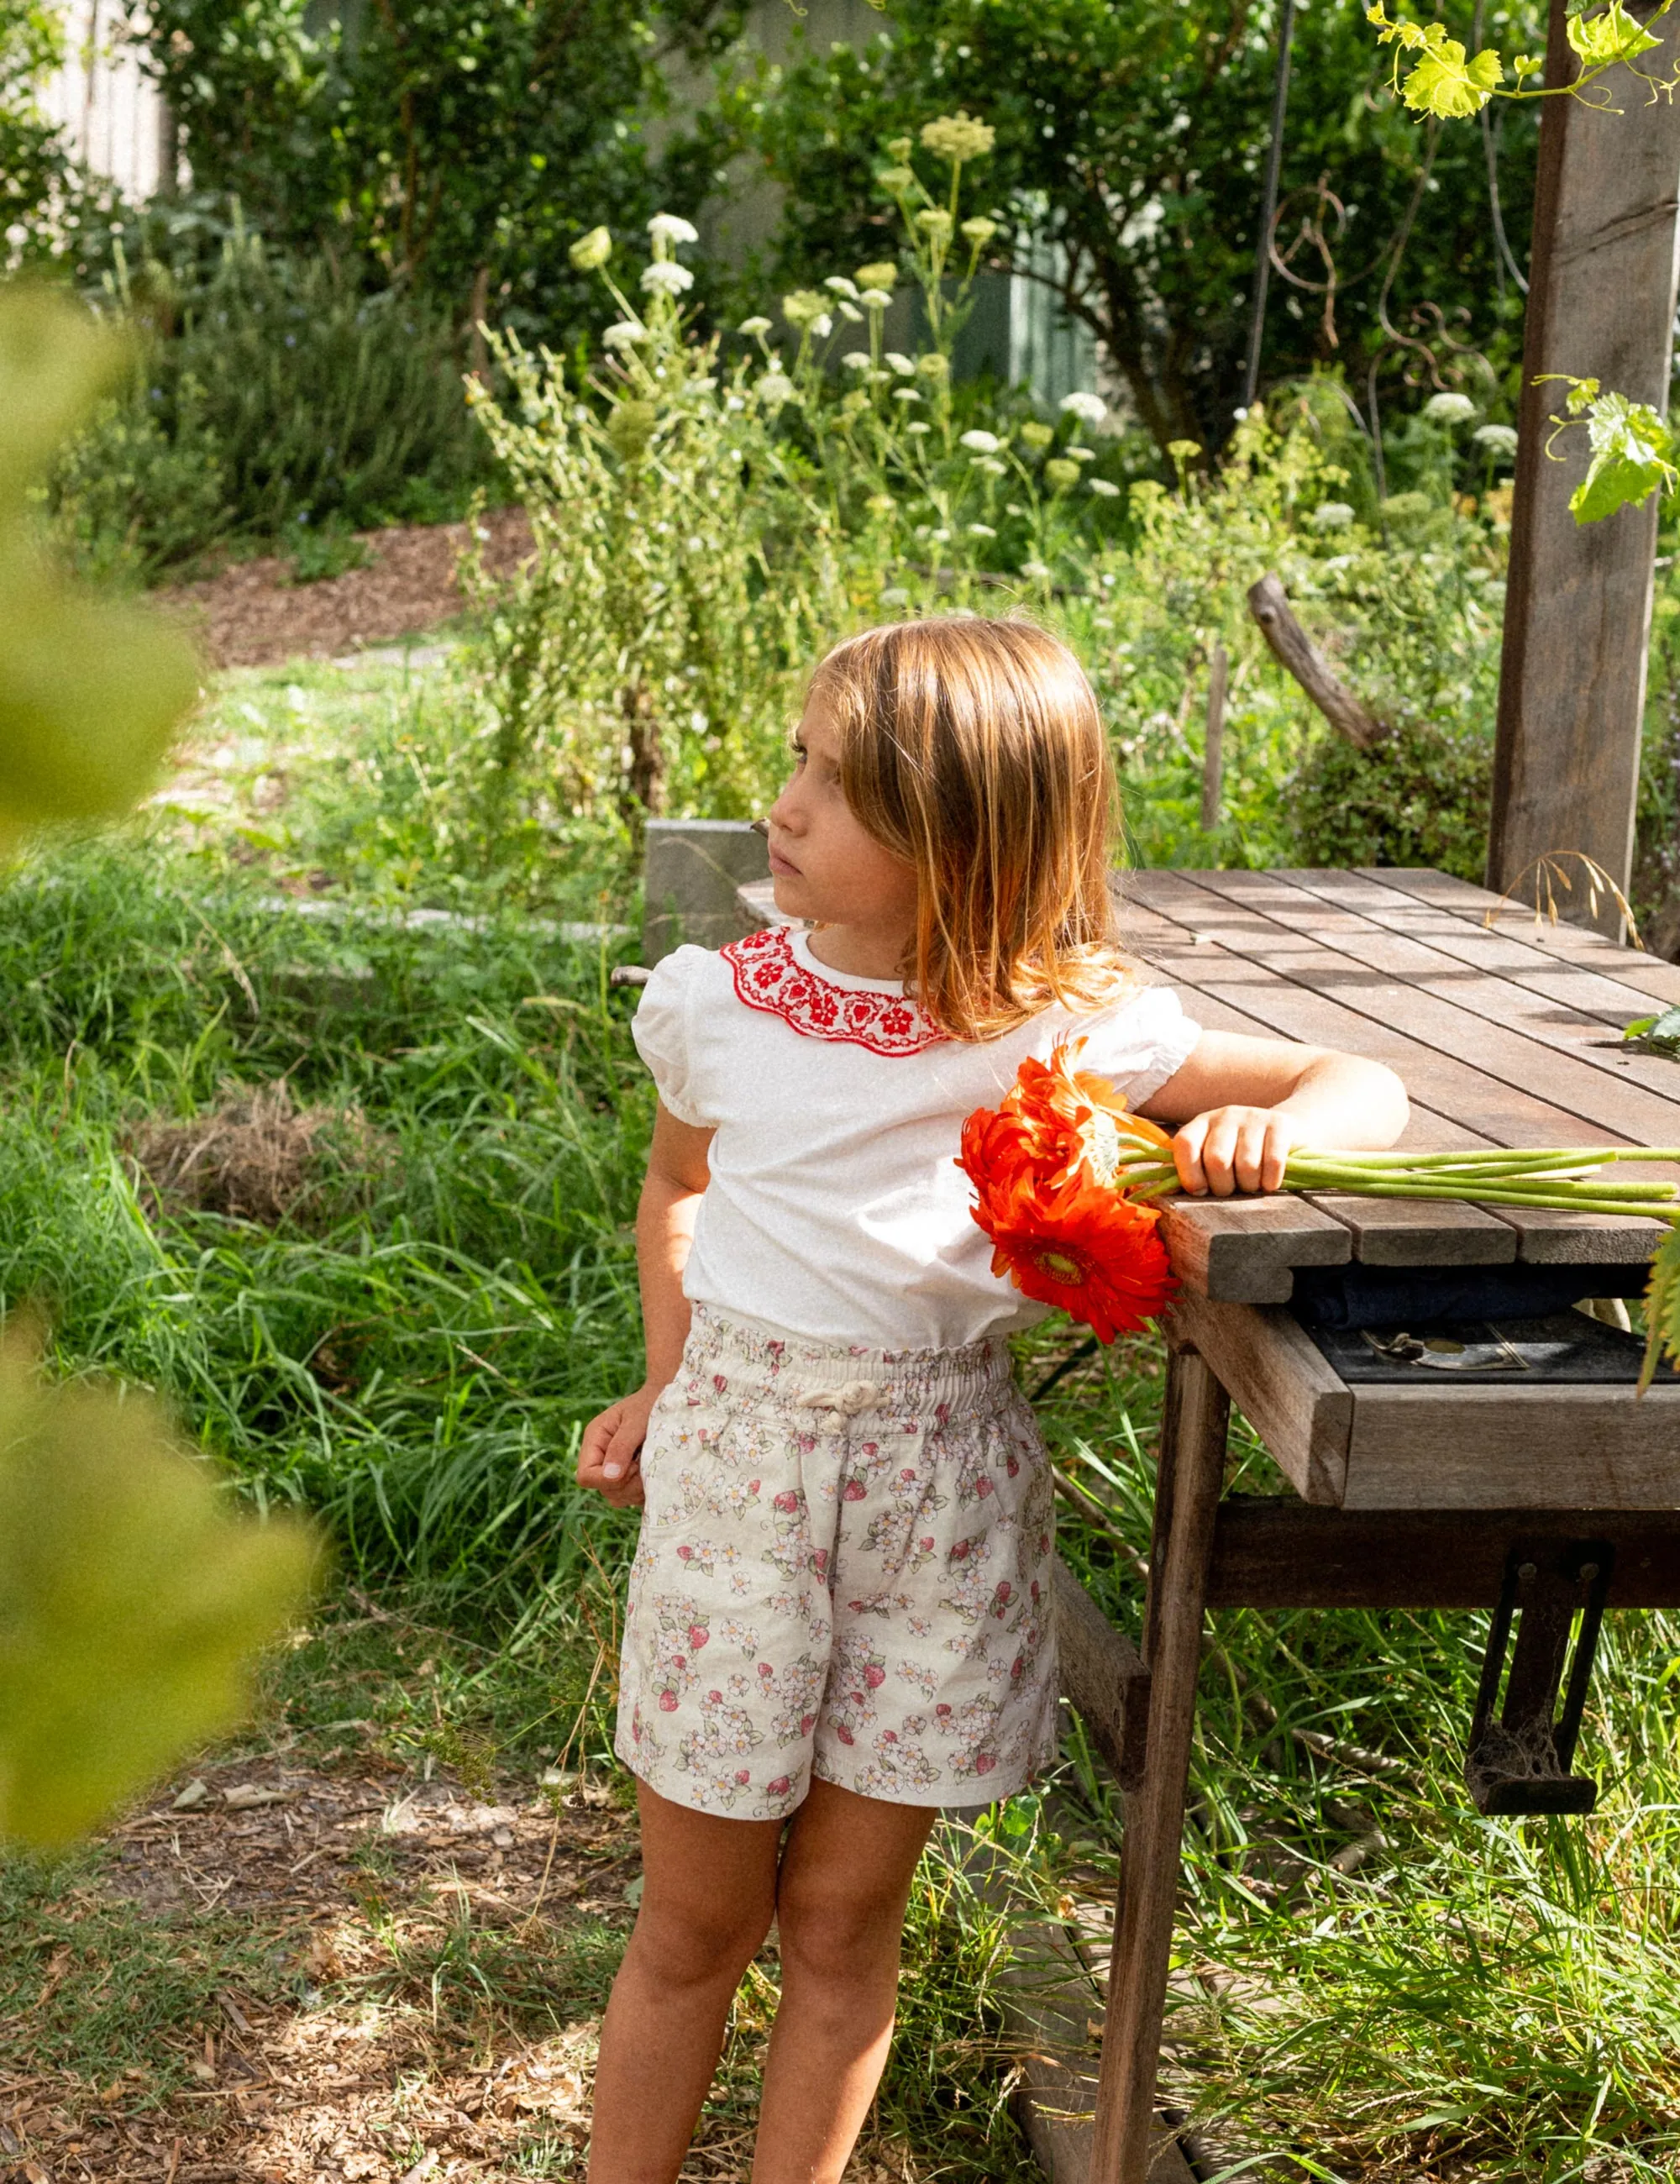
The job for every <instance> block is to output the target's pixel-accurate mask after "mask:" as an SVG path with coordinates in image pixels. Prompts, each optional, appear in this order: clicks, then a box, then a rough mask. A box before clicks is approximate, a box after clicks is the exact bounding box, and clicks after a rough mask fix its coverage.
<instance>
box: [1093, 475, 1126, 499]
mask: <svg viewBox="0 0 1680 2184" xmlns="http://www.w3.org/2000/svg"><path fill="white" fill-rule="evenodd" d="M1086 491H1087V492H1088V493H1095V494H1096V496H1097V498H1098V499H1099V500H1118V499H1120V487H1118V486H1117V485H1115V484H1113V483H1111V482H1110V480H1109V479H1107V478H1088V479H1087V481H1086Z"/></svg>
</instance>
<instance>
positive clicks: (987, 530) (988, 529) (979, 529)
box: [968, 523, 998, 538]
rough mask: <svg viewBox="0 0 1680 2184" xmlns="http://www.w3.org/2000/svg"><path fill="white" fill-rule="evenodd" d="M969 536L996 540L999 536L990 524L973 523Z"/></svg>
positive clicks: (969, 527) (970, 526) (969, 528)
mask: <svg viewBox="0 0 1680 2184" xmlns="http://www.w3.org/2000/svg"><path fill="white" fill-rule="evenodd" d="M968 535H969V537H970V538H996V537H997V535H998V534H997V532H995V531H994V530H993V528H992V526H991V525H990V524H989V523H971V524H970V525H969V526H968Z"/></svg>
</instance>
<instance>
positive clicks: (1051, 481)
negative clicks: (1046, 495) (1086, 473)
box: [1044, 455, 1079, 493]
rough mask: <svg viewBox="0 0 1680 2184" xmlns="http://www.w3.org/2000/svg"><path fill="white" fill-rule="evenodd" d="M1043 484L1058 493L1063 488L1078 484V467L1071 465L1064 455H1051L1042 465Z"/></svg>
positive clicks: (1074, 464)
mask: <svg viewBox="0 0 1680 2184" xmlns="http://www.w3.org/2000/svg"><path fill="white" fill-rule="evenodd" d="M1044 482H1045V484H1046V485H1049V486H1052V487H1054V489H1055V490H1056V491H1057V492H1058V493H1060V492H1061V491H1062V490H1063V489H1064V488H1065V487H1067V486H1071V485H1077V484H1078V482H1079V465H1078V464H1077V463H1071V462H1069V460H1067V458H1066V456H1065V455H1052V456H1051V458H1050V460H1049V462H1047V463H1046V464H1045V465H1044Z"/></svg>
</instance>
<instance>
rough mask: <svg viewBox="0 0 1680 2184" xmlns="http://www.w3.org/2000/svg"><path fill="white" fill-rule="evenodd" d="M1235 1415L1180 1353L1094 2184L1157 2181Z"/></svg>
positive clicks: (1175, 1359) (1159, 1497) (1160, 1500)
mask: <svg viewBox="0 0 1680 2184" xmlns="http://www.w3.org/2000/svg"><path fill="white" fill-rule="evenodd" d="M1230 1416H1231V1401H1230V1398H1229V1397H1228V1396H1227V1394H1226V1392H1225V1390H1224V1389H1223V1388H1221V1386H1220V1385H1219V1382H1218V1381H1217V1380H1216V1379H1215V1378H1214V1376H1213V1373H1211V1372H1210V1370H1209V1368H1208V1367H1207V1366H1206V1365H1205V1364H1204V1362H1202V1359H1201V1357H1199V1355H1198V1353H1197V1352H1196V1351H1193V1350H1177V1351H1174V1352H1173V1355H1172V1359H1171V1364H1170V1365H1169V1367H1168V1369H1167V1383H1166V1415H1165V1418H1164V1420H1163V1421H1162V1424H1161V1445H1160V1448H1161V1452H1160V1473H1159V1475H1158V1477H1157V1479H1156V1481H1155V1526H1154V1545H1153V1546H1152V1547H1151V1549H1150V1552H1149V1607H1148V1610H1147V1613H1146V1617H1145V1637H1144V1652H1143V1658H1144V1662H1145V1664H1146V1666H1147V1667H1148V1669H1149V1678H1150V1702H1149V1747H1148V1752H1147V1755H1146V1758H1145V1761H1144V1776H1143V1787H1142V1788H1141V1789H1140V1790H1138V1791H1137V1792H1136V1794H1135V1795H1134V1796H1132V1797H1128V1798H1127V1800H1126V1835H1125V1840H1124V1841H1123V1842H1122V1844H1121V1854H1120V1902H1119V1904H1118V1906H1117V1908H1116V1910H1115V1925H1114V1953H1113V1954H1112V1956H1111V1957H1110V1960H1109V1997H1108V2008H1107V2014H1106V2015H1105V2016H1104V2020H1103V2065H1102V2074H1101V2076H1100V2077H1099V2081H1098V2087H1097V2120H1096V2131H1095V2137H1094V2139H1093V2145H1092V2149H1091V2176H1090V2184H1145V2179H1146V2176H1147V2174H1148V2170H1149V2131H1150V2127H1151V2126H1152V2124H1153V2122H1154V2105H1155V2070H1156V2065H1157V2062H1158V2059H1159V2057H1160V2036H1161V2019H1162V2016H1163V2014H1164V2012H1165V2002H1166V1975H1167V1968H1168V1964H1169V1961H1170V1958H1171V1952H1172V1917H1173V1910H1174V1907H1175V1905H1176V1903H1177V1897H1178V1862H1179V1853H1180V1846H1181V1843H1182V1836H1183V1832H1184V1787H1185V1782H1186V1780H1187V1778H1188V1770H1189V1764H1190V1739H1191V1735H1192V1732H1193V1730H1194V1727H1195V1719H1196V1672H1197V1670H1198V1669H1199V1668H1200V1666H1201V1658H1202V1616H1203V1607H1204V1602H1205V1601H1206V1598H1207V1585H1208V1567H1209V1564H1210V1562H1211V1560H1212V1557H1213V1535H1214V1519H1215V1513H1216V1512H1217V1510H1218V1507H1219V1496H1220V1489H1221V1485H1223V1483H1224V1477H1225V1446H1226V1431H1227V1425H1228V1424H1229V1421H1230Z"/></svg>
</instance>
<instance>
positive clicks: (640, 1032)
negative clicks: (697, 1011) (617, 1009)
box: [630, 947, 717, 1130]
mask: <svg viewBox="0 0 1680 2184" xmlns="http://www.w3.org/2000/svg"><path fill="white" fill-rule="evenodd" d="M705 961H706V951H705V950H704V948H694V947H686V948H678V949H675V950H673V951H672V952H671V954H670V955H669V956H665V957H663V958H662V959H661V960H660V961H659V962H658V963H656V964H655V965H654V969H653V972H652V974H651V975H650V976H649V978H648V983H647V984H646V985H645V986H644V987H643V989H642V1000H641V1002H640V1004H639V1006H637V1011H636V1014H635V1016H634V1017H633V1018H632V1019H631V1027H630V1032H631V1038H632V1039H634V1040H635V1041H636V1050H637V1053H638V1054H639V1055H640V1056H641V1057H642V1059H643V1061H644V1062H646V1064H647V1065H648V1073H649V1074H650V1075H651V1076H652V1078H653V1080H654V1084H655V1086H656V1087H657V1088H658V1090H659V1097H660V1099H661V1100H664V1102H665V1106H667V1107H668V1108H669V1109H670V1112H671V1113H672V1114H673V1115H675V1116H676V1119H677V1121H678V1122H679V1123H688V1124H689V1125H690V1126H691V1127H692V1128H695V1129H701V1130H704V1129H710V1128H713V1127H714V1125H715V1122H716V1119H717V1118H716V1117H715V1116H714V1115H712V1114H710V1113H709V1112H707V1103H706V1101H705V1100H704V1095H703V1094H702V1091H701V1072H700V1068H699V1056H698V1054H697V1053H696V1051H695V1047H694V1036H693V1014H694V1011H693V998H694V989H695V983H696V980H697V978H698V975H699V973H700V972H701V971H702V970H703V968H704V964H705Z"/></svg>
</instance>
